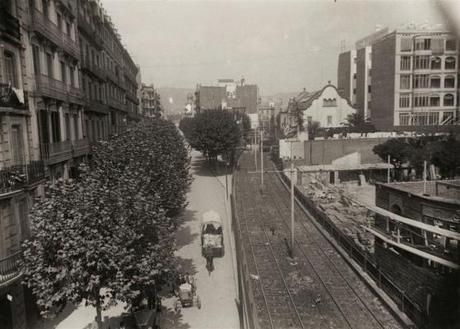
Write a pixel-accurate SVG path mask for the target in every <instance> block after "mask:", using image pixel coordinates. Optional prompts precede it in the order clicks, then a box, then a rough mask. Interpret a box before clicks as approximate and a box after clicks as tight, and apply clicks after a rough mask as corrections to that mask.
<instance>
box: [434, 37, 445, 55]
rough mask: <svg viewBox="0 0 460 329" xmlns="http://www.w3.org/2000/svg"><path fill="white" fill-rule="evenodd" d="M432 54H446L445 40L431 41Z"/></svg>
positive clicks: (436, 39) (435, 39)
mask: <svg viewBox="0 0 460 329" xmlns="http://www.w3.org/2000/svg"><path fill="white" fill-rule="evenodd" d="M431 53H432V54H433V55H435V54H439V55H441V54H444V39H440V38H434V39H433V40H431Z"/></svg>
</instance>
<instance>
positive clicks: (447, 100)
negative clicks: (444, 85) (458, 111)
mask: <svg viewBox="0 0 460 329" xmlns="http://www.w3.org/2000/svg"><path fill="white" fill-rule="evenodd" d="M444 106H454V95H452V94H445V95H444Z"/></svg>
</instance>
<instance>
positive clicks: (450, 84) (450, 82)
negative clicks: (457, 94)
mask: <svg viewBox="0 0 460 329" xmlns="http://www.w3.org/2000/svg"><path fill="white" fill-rule="evenodd" d="M444 88H455V77H454V76H453V75H448V76H446V77H445V78H444Z"/></svg>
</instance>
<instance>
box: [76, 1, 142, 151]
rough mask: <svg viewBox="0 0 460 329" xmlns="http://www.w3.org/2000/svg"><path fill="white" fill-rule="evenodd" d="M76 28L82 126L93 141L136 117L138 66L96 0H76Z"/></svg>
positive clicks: (121, 128) (120, 127) (122, 127)
mask: <svg viewBox="0 0 460 329" xmlns="http://www.w3.org/2000/svg"><path fill="white" fill-rule="evenodd" d="M78 31H79V45H80V58H81V77H80V78H81V79H80V80H81V85H82V89H83V93H84V97H85V123H84V127H85V131H86V133H87V136H88V138H89V140H90V141H91V142H94V141H96V140H98V139H104V138H106V137H107V135H109V134H112V133H119V132H121V131H123V129H125V127H126V125H127V123H128V121H132V120H138V119H139V113H138V107H139V98H138V95H137V90H138V86H139V85H138V82H137V80H136V79H137V75H138V73H139V67H138V66H137V65H136V64H135V63H134V61H133V60H132V58H131V56H130V55H129V53H128V51H127V50H126V49H125V48H124V47H123V45H122V44H121V40H120V36H119V35H118V33H117V31H116V29H115V27H114V25H113V24H112V22H111V20H110V17H109V16H107V15H106V13H105V10H104V9H103V8H102V6H101V5H100V4H99V2H97V1H89V0H79V1H78Z"/></svg>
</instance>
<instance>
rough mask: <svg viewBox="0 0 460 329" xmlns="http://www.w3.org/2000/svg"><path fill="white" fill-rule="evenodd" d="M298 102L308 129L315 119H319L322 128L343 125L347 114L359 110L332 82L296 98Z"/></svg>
mask: <svg viewBox="0 0 460 329" xmlns="http://www.w3.org/2000/svg"><path fill="white" fill-rule="evenodd" d="M296 102H297V104H298V106H299V108H300V109H301V110H302V111H303V124H304V127H305V128H306V129H307V128H308V124H309V122H313V121H318V122H319V124H320V127H321V128H335V127H341V126H343V124H344V123H346V119H347V116H348V115H350V114H353V113H355V112H356V111H357V110H356V109H355V108H354V107H353V106H352V105H351V104H350V101H349V100H347V99H346V98H344V97H342V96H340V95H339V93H338V91H337V88H336V87H335V86H333V85H331V84H328V85H326V86H325V87H324V88H323V89H321V90H319V91H317V92H314V93H311V94H308V95H305V96H304V97H302V98H300V99H296Z"/></svg>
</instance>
